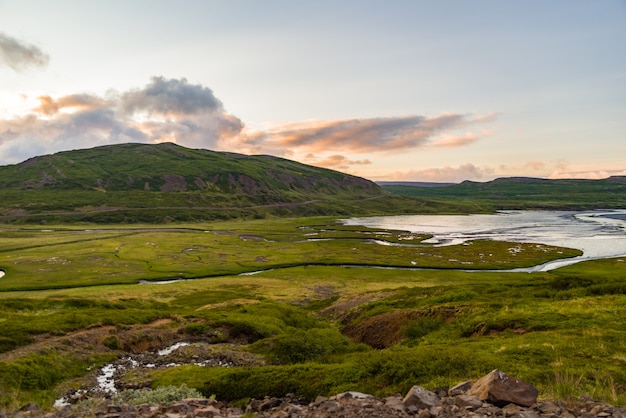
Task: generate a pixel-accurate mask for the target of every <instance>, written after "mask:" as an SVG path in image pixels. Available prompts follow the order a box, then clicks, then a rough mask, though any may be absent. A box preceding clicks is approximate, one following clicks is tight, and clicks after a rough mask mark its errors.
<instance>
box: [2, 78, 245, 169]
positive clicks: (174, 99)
mask: <svg viewBox="0 0 626 418" xmlns="http://www.w3.org/2000/svg"><path fill="white" fill-rule="evenodd" d="M39 103H40V104H39V106H38V107H36V108H34V109H32V112H31V113H30V114H28V115H26V116H23V117H19V118H14V119H8V120H0V153H2V154H3V155H4V156H5V159H7V160H10V161H11V162H18V161H21V160H23V159H25V158H28V157H31V156H32V153H33V152H34V150H37V152H38V153H45V152H56V151H59V150H67V149H75V148H85V147H93V146H97V145H105V144H113V143H123V142H144V143H158V142H166V141H169V142H176V143H178V144H181V145H185V146H188V147H198V148H216V147H217V146H218V142H219V141H220V140H222V139H224V138H228V137H231V136H235V135H238V134H239V133H240V131H241V130H242V128H243V122H241V120H239V119H238V118H237V117H235V116H233V115H231V114H229V113H227V112H226V111H225V110H224V108H223V106H222V104H221V102H220V101H219V100H218V99H217V98H216V97H215V96H214V95H213V92H212V91H211V90H210V89H209V88H207V87H204V86H202V85H196V84H190V83H189V82H187V80H186V79H184V78H181V79H170V80H168V79H164V78H163V77H154V78H153V79H152V80H151V82H150V83H148V84H147V85H146V86H145V87H144V88H141V89H134V90H131V91H128V92H123V93H112V94H110V95H108V96H107V97H100V96H97V95H91V94H72V95H67V96H62V97H57V98H53V97H50V96H41V97H39ZM29 150H30V151H29Z"/></svg>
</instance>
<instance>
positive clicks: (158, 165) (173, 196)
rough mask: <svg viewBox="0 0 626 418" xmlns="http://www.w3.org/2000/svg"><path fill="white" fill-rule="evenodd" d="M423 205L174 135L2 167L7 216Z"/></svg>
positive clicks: (397, 209) (51, 218) (136, 218)
mask: <svg viewBox="0 0 626 418" xmlns="http://www.w3.org/2000/svg"><path fill="white" fill-rule="evenodd" d="M421 206H428V205H425V203H424V202H421V201H418V200H415V199H407V198H401V197H394V196H391V195H389V194H388V193H386V192H385V191H384V190H382V189H381V188H380V187H379V186H377V185H376V184H375V183H373V182H371V181H369V180H366V179H363V178H360V177H356V176H352V175H348V174H345V173H340V172H337V171H333V170H327V169H322V168H318V167H312V166H309V165H305V164H301V163H297V162H294V161H290V160H287V159H283V158H278V157H273V156H268V155H254V156H248V155H241V154H235V153H226V152H215V151H209V150H203V149H188V148H184V147H181V146H178V145H175V144H172V143H163V144H150V145H149V144H120V145H108V146H102V147H96V148H91V149H84V150H75V151H67V152H59V153H56V154H53V155H46V156H41V157H35V158H31V159H29V160H27V161H24V162H22V163H20V164H16V165H9V166H2V167H0V220H2V221H4V222H62V221H88V222H163V221H196V220H214V219H228V218H239V217H265V216H292V215H297V216H309V215H344V214H378V213H404V212H415V211H418V210H419V207H421ZM438 209H439V208H435V207H433V208H430V207H427V208H426V211H428V212H431V211H436V210H438ZM422 211H423V210H422Z"/></svg>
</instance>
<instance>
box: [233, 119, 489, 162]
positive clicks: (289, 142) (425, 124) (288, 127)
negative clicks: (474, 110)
mask: <svg viewBox="0 0 626 418" xmlns="http://www.w3.org/2000/svg"><path fill="white" fill-rule="evenodd" d="M483 119H484V117H480V118H478V119H476V118H472V117H471V116H468V115H461V114H444V115H441V116H436V117H426V116H419V115H413V116H401V117H387V118H368V119H358V118H352V119H339V120H331V121H310V122H304V123H291V124H284V125H280V126H276V127H274V128H271V129H269V130H267V131H265V132H248V133H246V134H244V135H241V136H240V137H238V138H237V140H236V143H233V144H232V145H233V146H235V147H239V148H241V149H245V150H247V151H248V152H251V153H259V152H266V150H272V151H274V152H281V150H282V151H285V150H291V151H292V152H293V150H294V149H298V150H300V151H301V152H313V153H315V152H350V153H370V152H381V151H382V152H394V151H396V152H400V151H404V150H410V149H416V148H421V147H425V146H427V145H429V144H431V143H432V144H433V145H437V144H439V146H450V147H451V146H462V145H467V144H469V143H472V142H474V141H476V140H478V139H479V137H478V136H477V135H475V134H472V133H466V134H465V135H463V136H456V137H455V136H448V137H442V138H441V139H439V140H438V139H437V138H436V137H437V135H439V134H441V133H442V132H444V131H450V130H454V129H458V128H461V127H465V126H467V125H469V124H473V123H481V122H482V121H483ZM490 120H491V118H490Z"/></svg>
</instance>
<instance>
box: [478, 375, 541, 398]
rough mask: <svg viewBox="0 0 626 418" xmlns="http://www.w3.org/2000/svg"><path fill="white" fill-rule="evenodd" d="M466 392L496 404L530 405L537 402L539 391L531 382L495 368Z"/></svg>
mask: <svg viewBox="0 0 626 418" xmlns="http://www.w3.org/2000/svg"><path fill="white" fill-rule="evenodd" d="M467 394H468V395H473V396H477V397H478V399H480V400H482V401H487V402H490V403H492V404H494V405H496V406H505V405H507V404H509V403H514V404H516V405H520V406H526V407H530V406H533V405H534V404H535V403H537V395H538V394H539V391H538V390H537V389H536V388H535V387H534V386H532V385H531V384H529V383H526V382H524V381H522V380H519V379H517V378H515V377H511V376H509V375H507V374H506V373H504V372H503V371H501V370H498V369H495V370H493V371H492V372H491V373H489V374H488V375H486V376H483V377H481V378H480V379H478V380H477V381H476V383H474V384H473V385H472V387H471V389H470V390H469V391H468V392H467Z"/></svg>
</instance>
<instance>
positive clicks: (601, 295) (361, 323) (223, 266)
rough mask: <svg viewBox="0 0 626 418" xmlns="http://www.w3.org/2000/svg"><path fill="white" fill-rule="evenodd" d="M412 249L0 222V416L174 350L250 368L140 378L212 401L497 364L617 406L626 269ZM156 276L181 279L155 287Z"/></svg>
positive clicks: (323, 238)
mask: <svg viewBox="0 0 626 418" xmlns="http://www.w3.org/2000/svg"><path fill="white" fill-rule="evenodd" d="M425 238H428V237H427V236H420V235H414V234H410V233H407V232H403V231H383V230H375V229H369V228H360V227H344V226H341V225H340V224H337V223H336V222H335V221H334V219H333V218H300V219H282V220H256V221H229V222H214V223H202V224H198V223H193V224H176V225H170V226H162V227H157V226H154V225H132V226H128V225H120V226H107V227H102V226H101V225H100V226H95V225H76V224H73V225H62V226H55V227H54V228H50V229H47V230H46V229H44V228H42V227H41V226H21V227H17V226H5V227H4V228H3V229H2V230H0V269H1V270H3V271H5V272H6V275H5V276H4V277H2V278H0V411H2V410H12V409H15V408H17V407H19V406H20V405H22V404H24V403H25V402H28V401H35V402H38V403H40V404H42V405H44V406H50V405H51V404H52V402H53V400H54V399H55V398H56V397H58V396H59V395H60V394H62V392H63V391H65V390H67V389H68V388H72V387H76V388H77V387H80V386H81V385H82V384H83V383H84V381H85V380H84V379H86V378H88V377H89V376H92V377H93V373H94V370H95V369H96V368H97V367H98V366H100V365H103V364H105V363H106V362H108V361H111V360H112V359H115V358H117V357H118V356H121V355H124V354H125V353H126V352H130V351H133V350H134V351H136V350H138V349H139V348H142V347H143V348H142V349H144V350H145V349H152V348H154V347H158V346H159V345H161V346H166V345H167V344H169V343H171V342H172V341H174V340H176V339H178V340H184V341H205V342H206V341H208V342H211V343H213V344H215V347H221V345H220V344H229V347H230V348H229V350H238V351H240V352H241V353H245V354H246V355H249V356H254V357H255V358H257V359H258V363H256V364H251V365H248V366H246V367H233V368H220V367H200V366H183V367H176V368H166V369H159V370H152V371H146V372H145V373H144V374H141V379H147V380H148V381H149V382H150V384H151V385H152V386H153V387H159V386H170V385H176V386H178V385H181V384H183V383H184V384H186V385H187V386H189V387H192V388H197V389H198V390H200V391H201V392H202V393H203V394H205V395H206V396H210V395H216V397H217V399H218V400H225V401H226V400H233V401H234V400H240V399H244V398H249V397H263V396H265V395H275V396H281V395H284V394H286V393H290V392H291V393H298V394H301V395H303V396H306V397H309V398H315V396H317V395H329V394H333V393H336V392H339V391H344V390H358V391H361V392H368V393H372V394H374V395H379V396H383V395H389V394H395V393H397V392H401V393H404V392H406V391H407V390H408V389H409V388H410V387H411V386H412V385H414V384H420V385H423V386H425V387H428V388H431V389H433V388H435V387H437V386H442V385H453V384H456V383H458V382H460V381H462V380H466V379H475V378H477V377H479V376H481V375H483V374H485V373H488V372H489V371H491V370H492V369H494V368H500V369H502V370H504V371H505V372H506V373H508V374H512V375H515V376H517V377H519V378H522V379H524V380H527V381H528V382H531V383H532V384H534V385H536V386H537V387H538V388H539V389H540V393H541V395H540V396H542V397H544V398H564V399H568V398H573V397H576V396H579V395H583V394H586V395H590V396H592V397H594V398H596V399H599V400H605V401H609V402H612V403H615V404H619V405H623V404H625V403H626V396H625V395H624V393H626V371H625V370H626V323H624V321H622V319H621V318H624V317H625V315H626V274H625V273H626V259H624V258H618V259H610V260H600V261H592V262H585V263H579V264H576V265H573V266H569V267H564V268H561V269H558V270H554V271H551V272H542V273H511V272H506V271H504V270H506V269H510V268H516V267H522V266H530V265H534V264H539V263H543V262H545V261H548V260H552V259H557V258H562V257H572V256H576V255H578V254H579V252H578V251H577V250H569V249H563V248H558V247H550V246H546V245H536V244H517V243H515V244H513V243H503V242H495V241H475V242H472V243H468V244H466V245H459V246H451V247H433V246H431V245H427V244H421V241H422V240H423V239H425ZM372 240H382V241H387V242H389V243H394V244H398V243H401V244H407V243H408V244H410V245H403V246H397V245H396V246H392V245H379V244H375V243H373V242H372ZM481 255H482V256H481ZM376 267H395V268H376ZM417 268H421V269H422V270H420V269H417ZM498 269H500V270H503V271H499V272H497V271H496V272H493V271H484V270H498ZM463 270H475V271H463ZM171 279H185V280H184V281H179V282H175V283H169V284H156V283H155V282H157V281H161V280H171ZM150 282H152V284H150ZM140 283H148V284H140ZM233 347H235V348H233ZM216 349H217V348H216ZM137 378H138V377H137V375H136V373H134V372H133V373H129V376H128V379H137Z"/></svg>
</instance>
